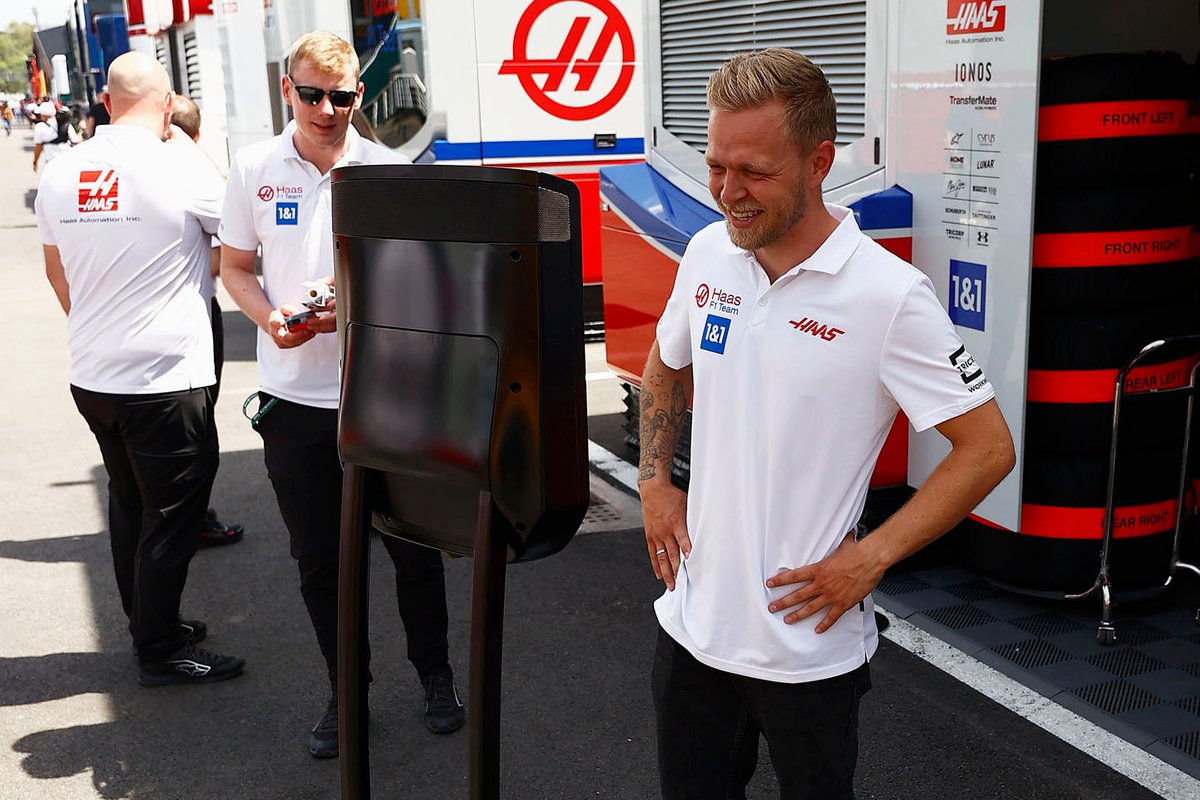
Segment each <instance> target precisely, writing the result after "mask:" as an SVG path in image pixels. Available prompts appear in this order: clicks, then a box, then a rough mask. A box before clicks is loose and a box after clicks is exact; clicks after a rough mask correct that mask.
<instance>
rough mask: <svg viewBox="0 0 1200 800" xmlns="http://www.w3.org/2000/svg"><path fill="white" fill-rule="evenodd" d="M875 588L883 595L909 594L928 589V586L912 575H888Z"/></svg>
mask: <svg viewBox="0 0 1200 800" xmlns="http://www.w3.org/2000/svg"><path fill="white" fill-rule="evenodd" d="M876 588H877V589H878V590H879V591H881V592H883V593H884V594H909V593H911V592H919V591H921V590H922V589H928V588H929V584H928V583H926V582H925V581H923V580H921V579H920V578H914V577H913V576H912V575H888V576H887V577H885V578H884V579H883V580H881V581H880V582H879V586H877V587H876Z"/></svg>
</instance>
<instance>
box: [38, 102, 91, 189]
mask: <svg viewBox="0 0 1200 800" xmlns="http://www.w3.org/2000/svg"><path fill="white" fill-rule="evenodd" d="M37 115H38V117H40V119H41V121H40V122H38V124H37V125H35V126H34V128H33V171H34V172H37V171H38V161H39V160H40V161H41V163H42V164H43V165H45V164H49V163H50V162H51V161H53V160H54V159H55V158H58V157H59V156H60V155H62V154H63V153H65V152H66V151H67V150H69V149H71V147H73V146H74V145H76V144H78V143H79V142H81V141H83V138H82V137H81V136H80V135H79V132H78V131H76V130H75V126H74V125H72V124H71V112H70V111H69V110H68V109H65V108H55V106H54V103H52V102H50V101H49V100H47V101H46V102H44V103H42V104H41V105H39V106H38V107H37Z"/></svg>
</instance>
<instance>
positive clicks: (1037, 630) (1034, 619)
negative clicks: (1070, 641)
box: [1010, 611, 1083, 638]
mask: <svg viewBox="0 0 1200 800" xmlns="http://www.w3.org/2000/svg"><path fill="white" fill-rule="evenodd" d="M1010 623H1011V624H1012V625H1015V626H1016V627H1018V628H1020V629H1021V630H1023V631H1025V632H1026V633H1028V634H1029V635H1031V636H1037V637H1039V638H1040V637H1043V636H1054V635H1055V634H1059V633H1070V632H1071V631H1077V630H1081V629H1082V628H1083V626H1082V625H1080V624H1079V623H1078V622H1076V621H1075V620H1073V619H1071V618H1069V617H1064V616H1063V615H1062V614H1055V613H1054V612H1052V611H1044V612H1042V613H1041V614H1033V615H1031V616H1028V617H1018V618H1017V619H1014V620H1010Z"/></svg>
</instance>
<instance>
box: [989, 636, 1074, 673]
mask: <svg viewBox="0 0 1200 800" xmlns="http://www.w3.org/2000/svg"><path fill="white" fill-rule="evenodd" d="M991 651H992V652H993V653H995V654H996V655H998V656H1002V657H1004V658H1007V659H1008V660H1009V661H1011V662H1013V663H1014V664H1016V665H1017V666H1019V667H1024V668H1025V669H1034V668H1036V667H1044V666H1046V665H1047V664H1057V663H1059V662H1060V661H1069V660H1070V659H1071V654H1070V653H1068V652H1067V651H1065V650H1060V649H1059V648H1057V647H1055V646H1054V645H1052V644H1050V643H1048V642H1044V641H1042V640H1041V639H1027V640H1026V641H1024V642H1017V643H1015V644H1002V645H1000V646H999V647H993V648H991Z"/></svg>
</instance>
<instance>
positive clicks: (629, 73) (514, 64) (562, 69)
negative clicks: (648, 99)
mask: <svg viewBox="0 0 1200 800" xmlns="http://www.w3.org/2000/svg"><path fill="white" fill-rule="evenodd" d="M580 6H590V7H591V8H590V9H589V10H588V13H586V14H580V13H578V12H576V11H574V9H575V8H577V7H580ZM552 9H553V11H552ZM547 12H550V13H549V15H548V17H551V18H552V17H555V16H557V17H559V18H560V19H562V21H565V19H563V15H564V14H567V13H573V14H575V16H574V17H573V19H572V22H571V24H570V26H569V27H568V28H567V32H566V34H565V36H564V38H563V42H562V45H561V46H560V47H559V50H558V53H557V54H551V53H549V52H546V53H545V55H548V56H550V57H549V58H536V57H534V56H531V55H530V53H529V43H530V40H531V38H535V39H536V38H540V37H533V36H531V33H532V30H533V28H534V25H535V23H537V22H538V21H539V19H541V18H542V17H543V15H546V13H547ZM593 22H598V23H599V34H598V35H597V37H596V38H595V40H594V43H593V44H592V47H591V49H590V50H587V49H586V46H585V45H584V34H585V33H588V31H589V29H590V28H595V27H596V26H595V25H593V24H592V23H593ZM549 24H553V21H551V23H549ZM539 27H545V24H543V26H539ZM614 43H616V44H618V45H619V46H620V49H621V59H620V62H619V67H620V68H619V69H618V70H615V71H616V76H615V80H614V82H613V86H612V87H611V88H609V89H608V91H607V92H605V93H604V94H603V95H602V96H600V97H599V98H596V97H595V95H596V94H599V92H598V91H597V90H594V88H593V86H594V84H595V83H596V77H597V75H598V74H599V73H600V72H601V67H603V66H604V65H605V56H606V55H607V54H608V51H609V50H610V49H611V48H612V47H613V45H614ZM512 47H513V49H512V52H513V55H512V58H509V59H505V61H504V62H503V63H502V64H501V65H500V70H499V73H498V74H500V75H516V76H517V80H519V81H520V83H521V88H522V89H524V90H525V94H527V95H529V99H530V100H532V101H533V102H534V103H535V104H536V105H537V107H538V108H540V109H542V110H543V111H545V112H546V113H547V114H550V115H552V116H555V117H558V118H560V119H565V120H573V121H583V120H589V119H595V118H596V117H599V116H600V115H602V114H605V113H607V112H609V111H611V110H612V109H613V108H614V107H615V106H616V105H617V103H619V102H621V98H623V97H624V96H625V93H626V92H627V91H628V90H629V86H630V84H631V83H633V70H634V65H635V64H636V62H637V54H636V53H635V52H634V45H633V32H632V31H631V30H630V28H629V23H628V22H627V21H626V20H625V17H624V16H622V15H621V11H620V9H618V8H617V7H616V6H615V5H614V4H613V3H612V0H533V2H532V3H530V4H529V6H528V7H526V9H525V12H524V13H523V14H521V18H520V19H519V20H518V21H517V27H516V29H515V30H514V31H513V43H512ZM610 63H611V62H610ZM570 73H574V75H575V81H574V85H573V86H571V87H570V88H568V87H567V86H564V83H566V78H567V75H568V74H570ZM606 74H607V73H606ZM540 76H545V80H543V81H542V84H541V85H540V86H539V85H538V83H537V81H536V80H534V78H535V77H540ZM551 95H554V96H555V97H556V98H558V99H555V97H551ZM571 95H574V97H571ZM569 99H574V100H576V102H574V103H571V102H560V100H563V101H566V100H569Z"/></svg>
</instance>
